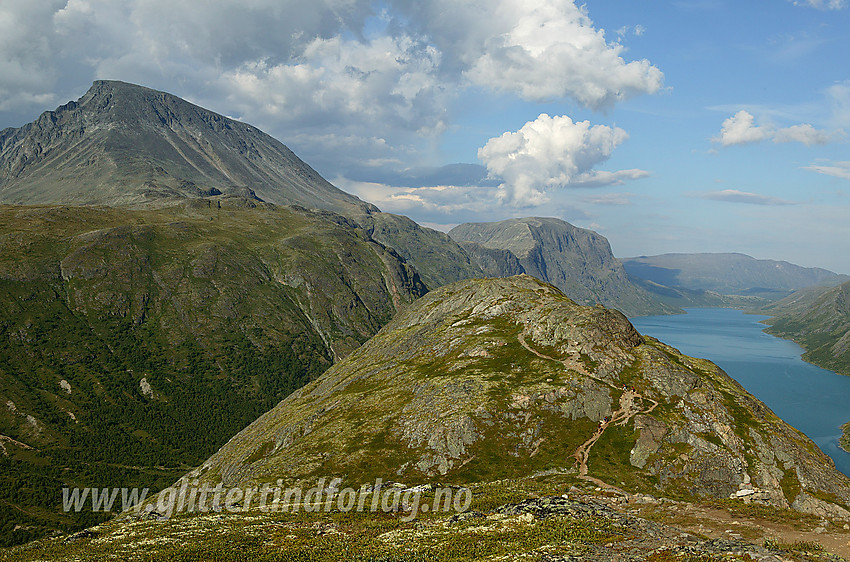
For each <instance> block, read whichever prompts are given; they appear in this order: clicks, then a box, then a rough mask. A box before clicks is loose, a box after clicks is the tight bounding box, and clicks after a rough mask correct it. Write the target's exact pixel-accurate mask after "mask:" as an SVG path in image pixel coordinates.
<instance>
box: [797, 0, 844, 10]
mask: <svg viewBox="0 0 850 562" xmlns="http://www.w3.org/2000/svg"><path fill="white" fill-rule="evenodd" d="M792 3H793V4H794V5H795V6H808V7H810V8H817V9H818V10H842V9H844V8H846V7H847V0H793V2H792Z"/></svg>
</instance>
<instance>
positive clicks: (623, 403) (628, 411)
mask: <svg viewBox="0 0 850 562" xmlns="http://www.w3.org/2000/svg"><path fill="white" fill-rule="evenodd" d="M517 340H519V343H520V345H522V346H523V347H524V348H525V349H527V350H528V351H530V352H531V353H533V354H534V355H536V356H538V357H540V358H541V359H548V360H550V361H555V362H557V363H560V364H561V365H563V366H564V367H565V368H566V369H568V370H572V371H576V372H578V373H581V374H582V375H585V376H587V377H589V378H591V379H593V380H595V381H596V382H598V383H601V384H604V385H605V386H607V387H609V388H612V389H613V390H615V391H618V392H619V391H621V390H622V392H623V393H622V394H621V395H620V408H619V409H617V410H615V411H614V412H612V413H611V416H610V417H607V418H605V420H603V421H602V422H600V423H599V427H597V428H596V431H595V432H594V433H593V435H592V436H591V437H590V439H588V440H587V441H585V442H584V443H582V444H581V445H579V447H578V449H576V451H575V453H573V457H574V458H575V460H576V463H577V464H578V475H579V478H582V479H584V480H587V481H589V482H593V483H594V484H596V485H597V486H600V487H602V488H613V489H615V490H619V488H617V487H616V486H612V485H610V484H607V483H605V482H603V481H602V480H600V479H598V478H594V477H593V476H590V475H589V474H588V473H587V472H588V469H587V462H588V459H589V457H590V449H591V448H592V447H593V445H594V444H595V443H596V442H597V441H598V440H599V438H600V437H602V434H603V433H605V430H606V429H607V428H608V426H609V425H611V424H612V423H616V424H617V425H621V426H622V425H626V423H628V422H629V420H631V419H632V418H633V417H634V416H636V415H637V414H648V413H650V412H651V411H652V410H654V409H655V407H656V406H658V402H656V401H655V400H652V399H651V398H647V400H648V401H649V402H652V405H651V406H650V407H649V408H647V409H645V410H642V409H640V407H639V406H638V405H637V403H638V402H642V401H643V396H641V394H640V393H639V392H636V391H633V390H631V389H628V388H626V389H621V388H618V387H617V386H616V385H614V384H612V383H610V382H608V381H605V380H602V379H600V378H599V377H597V376H596V375H594V374H592V373H590V372H588V371H587V369H585V368H584V365H582V364H581V363H579V362H577V361H565V360H562V359H555V358H554V357H550V356H548V355H545V354H543V353H540V352H539V351H537V350H536V349H534V348H532V347H531V346H529V345H528V343H527V342H526V341H525V333H524V332H523V333H520V334H519V335H518V336H517ZM621 491H622V490H621Z"/></svg>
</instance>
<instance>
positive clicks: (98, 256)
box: [0, 196, 425, 542]
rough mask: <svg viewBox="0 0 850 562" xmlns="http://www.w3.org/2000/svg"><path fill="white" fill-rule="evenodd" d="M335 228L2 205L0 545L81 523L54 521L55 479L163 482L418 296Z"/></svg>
mask: <svg viewBox="0 0 850 562" xmlns="http://www.w3.org/2000/svg"><path fill="white" fill-rule="evenodd" d="M328 219H334V220H328ZM344 220H345V219H342V217H339V216H335V215H329V214H325V215H317V214H314V213H311V212H307V211H304V210H298V209H292V208H283V207H274V206H272V205H268V204H259V203H257V202H256V201H254V200H251V199H240V198H233V197H227V196H218V197H212V198H209V199H207V200H196V201H189V202H187V203H184V204H182V205H180V206H172V207H169V208H164V209H158V210H144V211H141V210H136V211H130V210H126V209H114V208H102V207H101V208H99V207H0V404H2V405H0V434H2V435H0V527H2V530H3V535H2V540H3V542H10V541H11V542H17V541H21V540H26V539H27V538H32V537H34V536H38V535H40V534H43V533H44V532H45V531H47V530H49V529H53V528H73V527H74V526H75V525H79V524H86V523H91V522H92V521H91V520H90V519H85V518H83V519H78V518H77V519H75V518H76V517H77V515H76V514H73V513H72V514H68V515H62V514H61V513H57V510H58V509H59V508H60V507H61V504H60V502H59V496H58V495H57V494H58V493H59V492H58V490H60V489H61V488H62V486H63V485H70V486H81V487H84V486H87V485H96V486H134V485H138V486H152V487H154V488H156V487H161V486H162V485H164V484H166V483H168V482H169V481H172V480H173V479H174V478H175V477H176V476H177V475H178V474H180V473H182V472H184V471H185V469H186V467H187V466H193V465H196V464H197V463H199V462H201V461H202V460H203V459H204V458H206V457H207V456H209V455H210V454H211V453H212V452H213V451H215V450H216V449H217V448H218V447H219V446H221V444H222V443H224V441H225V440H226V439H228V438H229V437H231V436H232V435H233V434H234V433H236V432H237V431H238V430H240V429H242V428H243V427H245V425H247V424H248V423H250V422H251V421H253V420H254V419H256V417H257V416H258V415H260V414H261V413H262V412H264V411H266V410H267V409H268V408H270V407H271V406H273V405H274V404H275V403H277V401H278V400H280V399H281V398H283V397H284V396H286V395H287V394H289V393H290V392H291V391H292V390H294V389H296V388H298V387H300V386H301V385H303V384H304V383H306V382H308V381H309V380H311V379H312V378H315V377H316V376H318V375H319V374H320V373H321V372H322V371H323V370H325V369H326V368H327V367H328V366H330V365H331V363H332V362H333V360H334V359H338V358H342V357H345V356H346V355H347V354H349V353H350V352H351V351H352V350H354V349H356V348H357V347H358V346H359V345H360V344H362V343H363V342H364V341H366V340H367V339H368V338H369V337H370V336H372V335H373V334H374V333H375V332H377V331H378V329H379V328H380V327H381V326H383V325H384V324H385V323H386V322H388V321H389V320H390V318H391V317H392V316H393V315H394V314H395V312H396V311H397V310H398V309H399V308H400V307H402V306H403V305H405V304H407V303H409V302H410V301H412V300H413V299H415V298H416V297H418V296H420V295H422V294H423V293H424V292H425V288H424V286H423V285H422V284H421V282H420V281H419V279H418V276H417V274H416V272H415V271H414V270H412V269H411V268H410V267H409V266H408V265H407V264H406V263H404V261H403V260H402V259H401V258H400V257H399V256H398V255H397V254H396V253H395V252H393V251H392V250H390V249H387V248H386V247H384V246H383V245H381V244H379V243H377V242H375V241H373V240H372V239H371V238H370V237H369V236H368V234H367V233H366V232H365V231H363V230H362V229H359V228H352V227H346V226H340V225H339V224H337V222H344ZM13 529H14V531H13Z"/></svg>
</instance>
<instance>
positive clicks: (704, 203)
mask: <svg viewBox="0 0 850 562" xmlns="http://www.w3.org/2000/svg"><path fill="white" fill-rule="evenodd" d="M847 53H850V6H848V2H847V1H846V0H844V1H840V0H820V1H816V0H809V1H806V0H797V1H791V0H771V1H768V2H732V1H722V0H691V1H687V0H683V1H676V2H668V1H659V0H653V1H649V0H644V1H641V0H638V1H629V2H626V1H618V2H613V1H590V2H588V3H587V4H580V5H576V4H575V3H574V2H571V1H568V0H492V1H490V2H487V3H481V2H474V1H472V0H469V1H461V0H451V1H449V0H420V1H416V2H414V1H411V0H386V1H384V2H378V3H376V2H369V1H365V0H324V1H321V2H312V3H304V2H293V1H283V2H282V1H280V0H242V1H240V2H234V1H231V0H210V1H209V2H207V3H206V8H205V9H204V10H200V9H198V8H197V3H193V2H182V1H179V0H168V1H166V0H129V1H127V2H121V3H115V2H112V1H109V0H56V1H50V0H45V1H43V2H16V1H13V0H12V1H10V0H0V128H2V127H7V126H20V125H22V124H24V123H26V122H28V121H31V120H32V119H34V118H35V117H36V116H37V115H38V114H39V113H40V112H41V111H44V110H46V109H52V108H54V107H56V106H57V105H59V104H61V103H64V102H66V101H68V100H70V99H76V98H78V97H80V96H81V95H82V94H83V93H84V92H85V90H86V89H87V88H88V87H89V85H90V84H91V81H92V80H94V79H100V78H105V79H118V80H125V81H129V82H134V83H138V84H143V85H146V86H149V87H153V88H157V89H162V90H165V91H169V92H172V93H174V94H177V95H179V96H181V97H184V98H187V99H189V100H191V101H193V102H195V103H198V104H200V105H203V106H204V107H208V108H210V109H212V110H214V111H217V112H220V113H222V114H225V115H228V116H231V117H234V118H238V119H242V120H245V121H248V122H250V123H252V124H254V125H256V126H258V127H260V128H262V129H263V130H265V131H267V132H269V133H270V134H272V135H273V136H275V137H276V138H278V139H280V140H281V141H282V142H284V143H285V144H287V145H288V146H289V147H290V148H292V149H293V150H295V152H296V153H297V154H299V155H300V156H301V157H302V158H304V159H305V160H306V161H307V162H308V163H310V164H311V165H313V166H314V167H315V168H316V169H317V170H318V171H319V172H321V173H322V174H323V175H324V176H325V177H327V178H328V179H329V180H331V181H332V182H334V183H335V184H336V185H338V186H339V187H341V188H343V189H345V190H347V191H350V192H353V193H356V194H357V195H359V196H360V197H361V198H363V199H367V200H370V201H372V202H373V203H375V204H377V205H378V206H379V207H381V208H382V209H383V210H385V211H390V212H397V213H402V214H407V215H409V216H411V217H412V218H414V219H415V220H417V221H419V222H421V223H423V224H427V225H429V226H433V227H435V228H441V229H443V230H445V229H447V228H450V227H451V226H453V225H454V224H458V223H461V222H467V221H489V220H498V219H504V218H509V217H515V216H530V215H538V216H557V217H560V218H563V219H565V220H567V221H569V222H572V223H573V224H576V225H578V226H583V227H587V228H592V229H594V230H597V231H598V232H600V233H602V234H603V235H605V236H607V237H608V239H609V240H610V241H611V244H612V247H613V250H614V252H615V254H616V255H618V256H621V257H627V256H633V255H639V254H656V253H664V252H696V251H708V252H727V251H737V252H744V253H748V254H750V255H753V256H755V257H760V258H772V259H786V260H788V261H792V262H794V263H799V264H801V265H807V266H820V267H826V268H829V269H832V270H836V271H841V272H845V273H850V251H848V250H850V247H848V246H850V245H849V244H848V241H850V220H848V217H850V154H848V148H850V144H848V143H850V136H848V135H850V62H848V60H847ZM457 164H465V165H464V166H457Z"/></svg>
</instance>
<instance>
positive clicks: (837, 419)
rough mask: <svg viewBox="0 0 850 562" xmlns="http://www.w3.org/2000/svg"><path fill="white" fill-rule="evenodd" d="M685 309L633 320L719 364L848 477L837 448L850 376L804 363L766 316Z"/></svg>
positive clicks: (847, 456)
mask: <svg viewBox="0 0 850 562" xmlns="http://www.w3.org/2000/svg"><path fill="white" fill-rule="evenodd" d="M687 312H688V313H687V314H680V315H676V316H645V317H641V318H633V319H631V320H632V324H634V326H635V328H637V329H638V331H639V332H641V333H642V334H647V335H650V336H653V337H656V338H658V339H659V340H661V341H663V342H664V343H666V344H668V345H672V346H673V347H675V348H677V349H679V350H680V351H682V352H683V353H685V354H687V355H691V356H694V357H702V358H705V359H710V360H711V361H713V362H714V363H716V364H717V365H719V366H720V368H722V369H723V370H724V371H726V372H727V373H728V374H729V376H731V377H732V378H734V379H735V380H737V381H738V382H739V383H741V385H743V387H744V388H746V389H747V390H748V391H749V392H750V393H751V394H753V395H754V396H755V397H756V398H758V399H759V400H761V401H762V402H764V403H765V404H767V405H768V406H769V407H770V409H771V410H773V411H774V412H776V414H777V415H778V416H779V417H781V418H782V419H784V420H785V421H786V422H788V423H790V424H791V425H793V426H794V427H796V428H797V429H799V430H800V431H802V432H803V433H805V434H806V435H808V436H809V438H811V439H812V441H814V442H815V443H817V445H818V447H820V448H821V450H823V452H825V453H826V454H827V455H829V456H830V457H832V459H833V460H834V461H835V465H836V467H837V468H838V469H839V470H840V471H841V472H843V473H844V474H847V475H848V476H850V453H847V452H845V451H843V450H842V449H840V448H839V447H838V438H839V437H840V436H841V428H840V426H841V425H842V424H844V423H846V422H848V421H850V377H846V376H843V375H837V374H835V373H833V372H832V371H827V370H825V369H821V368H820V367H815V366H814V365H810V364H809V363H806V362H805V361H803V360H802V359H801V358H800V355H801V354H802V353H803V349H802V348H801V347H800V346H798V345H797V344H795V343H793V342H791V341H788V340H784V339H781V338H777V337H774V336H771V335H769V334H766V333H764V332H763V331H762V330H763V329H764V328H765V325H764V324H761V323H759V322H760V321H761V320H764V319H765V318H767V316H756V315H752V314H744V313H743V312H741V311H740V310H732V309H725V308H691V309H687Z"/></svg>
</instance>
